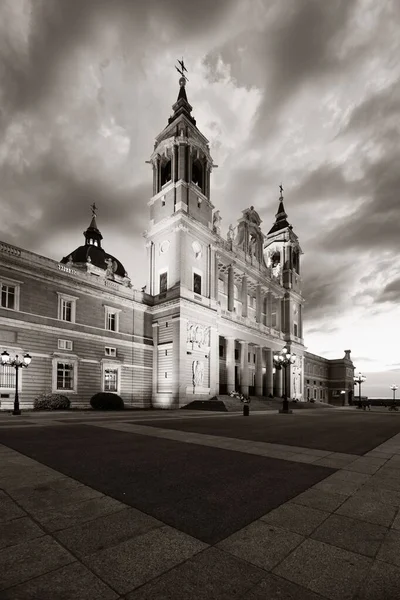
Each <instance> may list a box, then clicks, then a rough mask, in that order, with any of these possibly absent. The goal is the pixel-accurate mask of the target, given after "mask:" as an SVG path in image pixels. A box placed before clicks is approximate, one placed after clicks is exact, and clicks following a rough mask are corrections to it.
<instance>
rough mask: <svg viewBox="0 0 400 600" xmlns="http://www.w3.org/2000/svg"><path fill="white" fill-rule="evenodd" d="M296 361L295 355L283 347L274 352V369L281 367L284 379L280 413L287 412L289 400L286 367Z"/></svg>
mask: <svg viewBox="0 0 400 600" xmlns="http://www.w3.org/2000/svg"><path fill="white" fill-rule="evenodd" d="M295 362H296V355H295V354H291V353H290V352H289V350H288V349H287V348H286V347H285V348H282V350H281V351H280V352H279V354H274V364H275V367H276V369H277V370H278V371H279V370H280V369H283V379H284V394H283V403H282V410H281V411H280V412H282V413H289V412H291V411H289V402H288V398H287V387H288V386H287V368H288V367H290V365H292V364H293V363H295Z"/></svg>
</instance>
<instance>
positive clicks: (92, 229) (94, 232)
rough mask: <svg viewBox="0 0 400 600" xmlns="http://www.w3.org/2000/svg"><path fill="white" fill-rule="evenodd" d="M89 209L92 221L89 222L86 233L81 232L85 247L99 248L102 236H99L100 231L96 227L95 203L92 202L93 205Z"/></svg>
mask: <svg viewBox="0 0 400 600" xmlns="http://www.w3.org/2000/svg"><path fill="white" fill-rule="evenodd" d="M90 208H91V209H92V220H91V221H90V225H89V227H88V228H87V229H86V231H84V232H83V235H84V236H85V241H86V244H87V245H93V246H99V248H100V247H101V240H102V239H103V236H102V235H101V233H100V230H99V228H98V227H97V221H96V216H97V210H98V209H97V206H96V203H95V202H93V204H91V205H90Z"/></svg>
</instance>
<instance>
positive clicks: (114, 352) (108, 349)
mask: <svg viewBox="0 0 400 600" xmlns="http://www.w3.org/2000/svg"><path fill="white" fill-rule="evenodd" d="M104 353H105V355H106V356H114V357H115V356H117V349H116V348H112V347H111V346H106V347H105V348H104Z"/></svg>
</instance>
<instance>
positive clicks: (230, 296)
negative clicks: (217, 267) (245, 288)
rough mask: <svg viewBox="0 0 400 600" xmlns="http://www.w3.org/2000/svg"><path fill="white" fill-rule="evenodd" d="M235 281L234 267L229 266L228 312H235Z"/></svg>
mask: <svg viewBox="0 0 400 600" xmlns="http://www.w3.org/2000/svg"><path fill="white" fill-rule="evenodd" d="M234 285H235V279H234V272H233V265H229V268H228V310H229V311H231V312H233V308H234V306H235V288H234Z"/></svg>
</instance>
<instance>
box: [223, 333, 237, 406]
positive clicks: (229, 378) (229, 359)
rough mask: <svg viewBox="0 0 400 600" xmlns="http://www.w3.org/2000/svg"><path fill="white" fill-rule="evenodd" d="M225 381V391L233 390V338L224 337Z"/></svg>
mask: <svg viewBox="0 0 400 600" xmlns="http://www.w3.org/2000/svg"><path fill="white" fill-rule="evenodd" d="M225 342H226V382H227V391H228V394H229V392H234V391H235V338H233V337H226V338H225Z"/></svg>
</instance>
